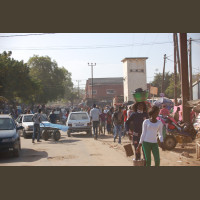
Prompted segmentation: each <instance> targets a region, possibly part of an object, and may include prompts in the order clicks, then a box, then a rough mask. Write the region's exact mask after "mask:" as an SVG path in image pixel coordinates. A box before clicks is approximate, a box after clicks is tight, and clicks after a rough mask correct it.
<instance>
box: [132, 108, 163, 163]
mask: <svg viewBox="0 0 200 200" xmlns="http://www.w3.org/2000/svg"><path fill="white" fill-rule="evenodd" d="M159 111H160V110H159V108H158V107H157V106H153V107H152V109H151V111H150V112H149V117H150V118H149V119H146V120H144V122H143V126H142V135H141V138H140V142H139V146H138V147H137V149H136V152H137V153H138V152H140V149H141V146H142V149H143V152H144V155H145V160H146V166H151V152H152V153H153V156H154V161H155V166H160V154H159V148H158V143H157V134H159V140H160V142H161V148H162V149H163V150H164V146H163V135H162V128H163V127H162V126H163V125H162V122H161V121H160V120H157V119H156V118H157V117H158V115H159Z"/></svg>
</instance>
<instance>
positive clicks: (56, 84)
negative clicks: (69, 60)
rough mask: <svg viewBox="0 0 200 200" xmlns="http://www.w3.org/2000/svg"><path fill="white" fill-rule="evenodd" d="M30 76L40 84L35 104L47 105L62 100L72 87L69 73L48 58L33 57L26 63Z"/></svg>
mask: <svg viewBox="0 0 200 200" xmlns="http://www.w3.org/2000/svg"><path fill="white" fill-rule="evenodd" d="M28 66H29V67H30V75H31V77H32V78H33V79H35V80H37V81H38V82H40V84H41V92H40V93H39V94H38V95H37V98H36V102H37V103H47V102H48V101H55V100H58V99H61V98H64V96H65V94H66V92H69V91H70V88H71V87H72V86H73V83H72V81H71V73H69V72H68V71H67V70H66V69H65V68H64V67H62V68H59V67H58V65H57V63H56V61H52V60H51V58H50V57H49V56H45V57H43V56H42V57H39V56H37V55H34V56H33V57H31V58H30V59H29V61H28Z"/></svg>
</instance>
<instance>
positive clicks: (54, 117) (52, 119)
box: [49, 110, 56, 124]
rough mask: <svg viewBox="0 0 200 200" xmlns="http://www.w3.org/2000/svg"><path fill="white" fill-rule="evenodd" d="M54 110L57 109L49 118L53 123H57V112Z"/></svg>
mask: <svg viewBox="0 0 200 200" xmlns="http://www.w3.org/2000/svg"><path fill="white" fill-rule="evenodd" d="M54 112H55V110H52V113H51V114H50V115H49V120H50V122H51V123H52V124H56V114H55V113H54Z"/></svg>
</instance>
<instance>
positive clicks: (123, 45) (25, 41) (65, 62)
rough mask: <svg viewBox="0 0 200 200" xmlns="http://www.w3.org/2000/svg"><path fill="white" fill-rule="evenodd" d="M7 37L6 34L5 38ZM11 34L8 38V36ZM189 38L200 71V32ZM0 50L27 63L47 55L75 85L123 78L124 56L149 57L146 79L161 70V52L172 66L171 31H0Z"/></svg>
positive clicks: (193, 64)
mask: <svg viewBox="0 0 200 200" xmlns="http://www.w3.org/2000/svg"><path fill="white" fill-rule="evenodd" d="M5 36H7V37H5ZM10 36H11V37H10ZM190 37H191V38H192V39H199V40H195V41H192V66H193V73H194V74H195V73H198V72H200V60H199V55H200V33H188V34H187V38H188V39H189V38H190ZM0 44H1V45H0V53H2V52H3V51H12V57H13V58H14V59H16V60H19V61H21V60H23V61H24V62H27V61H28V60H29V58H30V57H32V56H34V55H38V56H49V57H50V58H51V59H52V60H55V61H56V62H57V64H58V66H59V67H65V68H66V69H67V70H68V71H69V72H71V74H72V81H73V83H74V86H75V87H77V85H78V82H77V81H78V80H79V86H80V88H83V89H84V88H85V83H86V80H87V79H88V78H91V66H88V63H90V64H91V63H96V66H94V67H93V77H94V78H107V77H123V63H122V62H121V61H122V60H123V59H124V58H125V57H148V59H147V61H146V69H147V82H150V81H152V80H153V77H154V75H155V73H158V72H161V73H162V70H163V62H164V59H163V57H164V54H166V55H167V57H168V59H170V60H167V62H166V67H165V68H166V71H169V72H173V69H174V63H173V60H174V55H173V54H174V46H173V33H53V34H52V33H50V34H42V33H34V34H31V33H0Z"/></svg>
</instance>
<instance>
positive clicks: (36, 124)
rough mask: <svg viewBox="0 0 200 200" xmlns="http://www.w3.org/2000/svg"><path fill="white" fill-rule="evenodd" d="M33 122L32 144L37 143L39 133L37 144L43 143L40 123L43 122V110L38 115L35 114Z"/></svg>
mask: <svg viewBox="0 0 200 200" xmlns="http://www.w3.org/2000/svg"><path fill="white" fill-rule="evenodd" d="M32 121H33V122H34V125H33V138H32V143H35V142H34V140H35V136H36V132H37V133H38V135H37V142H41V141H40V123H41V122H42V119H41V109H39V110H38V113H35V114H34V115H33V118H32Z"/></svg>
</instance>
